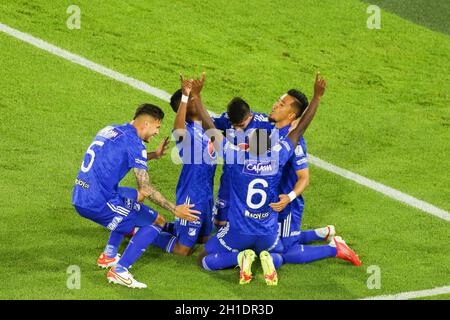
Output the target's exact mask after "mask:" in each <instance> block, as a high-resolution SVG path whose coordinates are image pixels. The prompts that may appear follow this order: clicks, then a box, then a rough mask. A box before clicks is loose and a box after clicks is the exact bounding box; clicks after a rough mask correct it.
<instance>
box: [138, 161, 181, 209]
mask: <svg viewBox="0 0 450 320" xmlns="http://www.w3.org/2000/svg"><path fill="white" fill-rule="evenodd" d="M134 175H135V177H136V182H137V185H138V189H139V191H140V192H141V193H143V194H144V196H145V197H146V198H147V199H149V200H150V201H152V202H153V203H156V204H157V205H158V206H160V207H161V208H164V209H166V210H168V211H170V212H172V213H173V212H174V211H175V205H174V204H173V203H172V202H170V201H169V200H167V199H166V198H165V197H164V196H163V195H162V194H161V192H159V191H158V190H156V188H155V187H154V186H153V185H152V184H151V183H150V177H149V176H148V172H147V170H144V169H134Z"/></svg>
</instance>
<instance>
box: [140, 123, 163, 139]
mask: <svg viewBox="0 0 450 320" xmlns="http://www.w3.org/2000/svg"><path fill="white" fill-rule="evenodd" d="M160 127H161V120H157V119H155V118H153V117H148V118H147V119H146V121H145V129H144V141H145V142H149V141H150V139H151V138H153V137H154V136H156V135H158V134H159V128H160Z"/></svg>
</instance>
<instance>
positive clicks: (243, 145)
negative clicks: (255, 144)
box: [238, 142, 248, 151]
mask: <svg viewBox="0 0 450 320" xmlns="http://www.w3.org/2000/svg"><path fill="white" fill-rule="evenodd" d="M238 147H239V149H241V150H245V151H247V150H248V143H245V142H244V143H239V144H238Z"/></svg>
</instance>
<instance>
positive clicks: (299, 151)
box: [295, 145, 305, 157]
mask: <svg viewBox="0 0 450 320" xmlns="http://www.w3.org/2000/svg"><path fill="white" fill-rule="evenodd" d="M295 155H296V156H297V157H301V156H304V155H305V153H304V152H303V148H302V146H300V145H298V146H297V147H296V148H295Z"/></svg>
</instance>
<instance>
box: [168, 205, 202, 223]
mask: <svg viewBox="0 0 450 320" xmlns="http://www.w3.org/2000/svg"><path fill="white" fill-rule="evenodd" d="M194 206H195V205H193V204H181V205H178V206H176V207H175V212H174V214H175V216H176V217H178V218H180V219H184V220H188V221H197V220H198V219H199V217H198V216H196V214H201V212H200V211H197V210H192V209H191V208H193V207H194Z"/></svg>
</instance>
